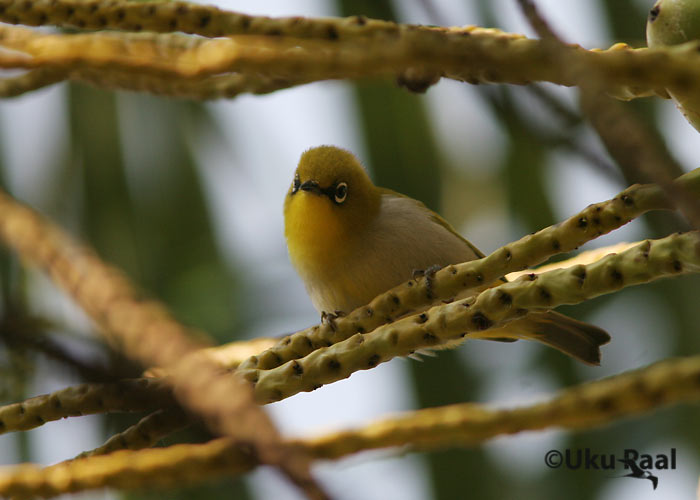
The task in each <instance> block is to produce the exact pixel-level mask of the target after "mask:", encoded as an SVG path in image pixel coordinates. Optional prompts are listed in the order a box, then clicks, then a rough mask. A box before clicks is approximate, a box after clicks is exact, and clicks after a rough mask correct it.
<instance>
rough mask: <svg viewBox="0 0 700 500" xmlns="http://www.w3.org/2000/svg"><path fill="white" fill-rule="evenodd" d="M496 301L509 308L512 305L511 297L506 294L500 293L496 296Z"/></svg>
mask: <svg viewBox="0 0 700 500" xmlns="http://www.w3.org/2000/svg"><path fill="white" fill-rule="evenodd" d="M498 300H500V301H501V304H503V305H505V306H509V305H511V304H512V303H513V296H512V295H511V294H509V293H507V292H501V293H500V295H499V296H498Z"/></svg>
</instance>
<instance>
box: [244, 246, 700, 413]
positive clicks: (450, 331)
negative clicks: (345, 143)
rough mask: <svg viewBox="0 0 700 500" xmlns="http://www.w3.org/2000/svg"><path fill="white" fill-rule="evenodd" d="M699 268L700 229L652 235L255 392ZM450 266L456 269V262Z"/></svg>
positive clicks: (354, 341)
mask: <svg viewBox="0 0 700 500" xmlns="http://www.w3.org/2000/svg"><path fill="white" fill-rule="evenodd" d="M699 270H700V235H699V234H698V233H697V232H691V233H686V234H682V235H680V234H674V235H671V236H668V237H666V238H664V239H661V240H647V241H645V242H644V243H642V244H640V245H637V246H636V247H633V248H631V249H630V250H627V251H625V252H623V253H621V254H611V255H608V256H607V257H604V258H602V259H600V260H599V261H597V262H595V263H593V264H590V265H588V266H582V265H580V266H572V267H569V268H566V269H556V270H553V271H548V272H546V273H542V274H538V275H535V274H533V275H530V276H524V277H522V278H520V279H518V280H517V281H513V282H509V283H503V284H502V285H499V286H497V287H493V288H489V289H487V290H485V291H483V292H481V293H480V294H479V295H477V296H476V297H475V298H474V297H470V298H468V299H465V300H460V301H458V302H453V303H451V304H447V305H441V306H436V307H433V308H432V309H430V310H428V311H427V312H425V313H422V314H418V315H413V316H408V317H406V318H403V319H401V320H399V321H397V322H395V323H392V324H388V325H384V326H381V327H379V328H377V329H375V330H374V331H372V332H369V333H365V334H360V333H358V334H355V335H353V336H352V337H350V338H349V339H347V340H344V341H342V342H338V343H336V344H334V345H332V346H330V347H326V348H320V349H317V350H316V351H314V352H312V353H310V354H309V355H307V356H306V357H304V358H302V359H298V360H293V361H291V362H288V363H286V364H284V365H282V366H279V367H277V368H273V369H271V370H258V371H256V372H255V375H256V376H257V380H255V379H254V382H255V397H256V400H257V401H259V402H261V403H267V402H271V401H278V400H280V399H284V398H287V397H289V396H292V395H294V394H296V393H298V392H302V391H313V390H315V389H317V388H319V387H321V386H322V385H323V384H327V383H330V382H335V381H337V380H340V379H343V378H347V377H349V376H350V375H351V374H352V373H354V372H355V371H358V370H367V369H370V368H373V367H375V366H376V365H377V364H379V363H383V362H385V361H388V360H390V359H392V358H394V357H397V356H407V355H409V354H411V353H413V352H414V351H416V350H418V349H423V348H431V347H435V346H437V345H440V344H442V343H445V342H448V341H452V340H458V339H459V338H467V339H469V338H480V337H481V338H487V337H488V336H489V332H488V330H489V329H491V328H495V327H498V326H501V325H503V324H504V323H506V322H508V321H512V320H513V319H517V318H520V317H523V316H524V315H525V314H527V312H529V311H530V310H543V309H550V308H554V307H557V306H559V305H563V304H576V303H579V302H582V301H584V300H587V299H590V298H593V297H597V296H599V295H602V294H605V293H610V292H613V291H616V290H619V289H620V288H623V287H626V286H631V285H637V284H641V283H647V282H649V281H652V280H656V279H659V278H664V277H668V276H674V275H678V274H681V273H690V272H698V271H699ZM447 272H448V273H451V272H452V270H451V269H449V268H448V270H447Z"/></svg>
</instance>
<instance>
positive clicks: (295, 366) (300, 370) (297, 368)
mask: <svg viewBox="0 0 700 500" xmlns="http://www.w3.org/2000/svg"><path fill="white" fill-rule="evenodd" d="M292 371H293V372H294V375H297V376H301V375H303V374H304V367H303V366H301V363H299V362H298V361H296V360H295V361H294V362H292Z"/></svg>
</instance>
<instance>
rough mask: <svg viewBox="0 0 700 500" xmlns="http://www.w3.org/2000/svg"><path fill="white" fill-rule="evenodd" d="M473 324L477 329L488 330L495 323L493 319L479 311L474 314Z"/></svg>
mask: <svg viewBox="0 0 700 500" xmlns="http://www.w3.org/2000/svg"><path fill="white" fill-rule="evenodd" d="M472 324H473V325H474V327H475V328H476V329H477V330H486V329H488V328H489V327H490V326H491V325H492V324H493V321H491V320H490V319H489V318H488V317H487V316H486V315H485V314H484V313H482V312H481V311H477V312H475V313H474V314H473V315H472Z"/></svg>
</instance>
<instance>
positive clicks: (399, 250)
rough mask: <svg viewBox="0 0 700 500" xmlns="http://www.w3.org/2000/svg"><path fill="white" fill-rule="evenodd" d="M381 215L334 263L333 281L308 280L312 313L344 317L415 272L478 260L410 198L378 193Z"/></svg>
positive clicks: (461, 241) (464, 244)
mask: <svg viewBox="0 0 700 500" xmlns="http://www.w3.org/2000/svg"><path fill="white" fill-rule="evenodd" d="M380 214H381V215H380V216H379V217H377V218H376V219H375V221H374V222H373V223H371V224H370V225H369V226H368V227H367V228H365V230H364V231H363V234H362V238H360V242H359V244H356V245H353V248H348V249H346V250H348V252H347V254H346V255H345V256H343V258H342V259H339V260H338V261H337V262H336V266H337V267H336V269H335V272H334V273H333V274H334V276H333V277H332V278H329V277H326V279H324V280H322V281H315V282H308V281H307V289H308V291H309V294H310V296H311V299H312V301H313V303H314V306H315V307H316V309H317V310H319V311H328V312H333V311H336V310H338V311H343V312H346V313H347V312H350V311H352V310H353V309H355V308H357V307H360V306H362V305H365V304H367V303H369V302H370V301H371V300H372V299H373V298H374V297H376V296H377V295H379V294H380V293H382V292H384V291H386V290H388V289H390V288H392V287H394V286H396V285H399V284H401V283H403V282H405V281H408V280H409V279H411V277H412V275H413V272H414V271H416V270H425V269H428V268H430V267H432V266H436V265H437V266H441V267H442V266H446V265H449V264H457V263H460V262H465V261H468V260H473V259H475V258H477V257H479V256H478V255H477V253H476V252H475V250H474V249H473V248H472V247H471V246H470V245H469V244H468V243H466V242H465V241H464V240H462V239H461V238H460V237H459V236H457V235H456V234H454V233H453V232H451V231H450V230H449V229H447V228H446V227H444V226H442V225H441V224H440V223H439V222H437V220H436V219H434V217H433V214H432V212H430V211H429V210H428V209H427V208H425V206H423V205H422V204H421V203H419V202H417V201H415V200H413V199H411V198H405V197H401V196H396V195H393V194H384V195H382V205H381V211H380Z"/></svg>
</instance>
